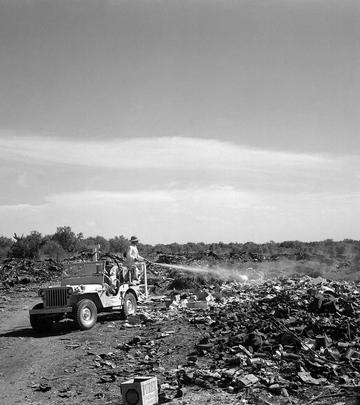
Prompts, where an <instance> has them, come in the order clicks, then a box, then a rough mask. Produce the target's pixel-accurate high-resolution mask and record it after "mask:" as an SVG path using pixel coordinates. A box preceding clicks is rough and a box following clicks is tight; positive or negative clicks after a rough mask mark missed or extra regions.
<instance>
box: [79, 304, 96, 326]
mask: <svg viewBox="0 0 360 405" xmlns="http://www.w3.org/2000/svg"><path fill="white" fill-rule="evenodd" d="M96 319H97V308H96V305H95V304H94V302H93V301H91V300H88V299H84V300H81V301H79V302H78V304H77V306H76V323H77V324H78V326H79V328H80V329H81V330H86V329H91V328H92V327H93V326H94V325H95V323H96Z"/></svg>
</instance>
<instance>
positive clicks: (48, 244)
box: [40, 238, 65, 261]
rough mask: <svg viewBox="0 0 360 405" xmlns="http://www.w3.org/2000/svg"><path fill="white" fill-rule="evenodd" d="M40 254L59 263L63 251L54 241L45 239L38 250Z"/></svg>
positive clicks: (63, 254) (63, 253)
mask: <svg viewBox="0 0 360 405" xmlns="http://www.w3.org/2000/svg"><path fill="white" fill-rule="evenodd" d="M40 254H41V255H46V256H48V257H51V258H52V259H55V260H58V261H59V260H61V259H63V258H64V256H65V250H64V249H63V247H62V246H61V245H60V244H59V243H58V242H56V240H53V239H51V238H47V239H45V241H44V244H43V245H42V247H41V249H40Z"/></svg>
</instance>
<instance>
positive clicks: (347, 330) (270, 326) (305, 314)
mask: <svg viewBox="0 0 360 405" xmlns="http://www.w3.org/2000/svg"><path fill="white" fill-rule="evenodd" d="M357 287H358V286H357V285H355V284H354V283H345V282H328V281H326V280H324V279H321V278H318V279H311V278H309V277H304V278H302V279H283V280H272V281H267V282H266V283H262V284H254V283H253V284H240V283H236V282H234V283H230V284H226V285H224V286H223V287H222V292H223V297H222V299H221V301H220V302H219V303H218V304H215V305H214V306H212V308H210V309H208V310H207V311H206V312H205V313H203V314H201V315H199V312H198V311H197V312H196V311H195V312H196V313H194V314H193V316H192V317H191V319H190V322H191V323H193V324H197V325H199V326H201V327H202V328H203V329H204V336H203V338H202V339H201V340H200V341H199V343H198V344H197V346H196V350H195V351H194V352H193V353H190V354H189V363H188V364H187V365H186V366H185V367H184V368H183V369H182V370H181V371H179V373H178V379H179V382H180V384H183V385H186V384H196V385H199V386H202V387H208V388H210V387H214V386H217V387H222V388H224V389H226V390H228V391H230V392H238V391H240V390H242V389H245V388H248V387H257V388H263V389H266V390H268V391H270V392H271V393H273V394H282V395H284V396H289V395H291V394H294V395H295V394H297V393H298V392H299V391H302V387H303V386H304V385H305V386H308V385H322V386H324V385H328V386H332V385H349V384H350V385H354V386H355V385H357V384H358V383H359V381H360V334H359V333H360V332H359V331H360V317H359V315H360V297H359V289H358V288H357ZM192 312H194V311H192ZM200 360H201V361H200ZM200 363H201V364H202V366H200V365H199V364H200ZM204 364H205V365H206V367H204Z"/></svg>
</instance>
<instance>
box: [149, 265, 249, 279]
mask: <svg viewBox="0 0 360 405" xmlns="http://www.w3.org/2000/svg"><path fill="white" fill-rule="evenodd" d="M156 265H158V266H161V267H166V268H168V269H175V270H179V271H186V272H189V273H194V274H199V275H200V274H201V275H208V276H211V277H214V278H218V279H221V280H226V281H231V280H234V281H247V280H248V276H247V275H246V274H240V273H238V272H237V271H236V270H235V269H227V268H224V267H220V266H217V267H211V268H208V267H197V266H184V265H177V264H167V263H156Z"/></svg>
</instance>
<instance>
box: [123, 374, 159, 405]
mask: <svg viewBox="0 0 360 405" xmlns="http://www.w3.org/2000/svg"><path fill="white" fill-rule="evenodd" d="M120 389H121V394H122V399H123V403H124V405H154V404H157V403H158V402H159V397H158V386H157V378H156V377H135V378H134V379H132V380H129V381H125V382H123V383H121V385H120Z"/></svg>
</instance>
